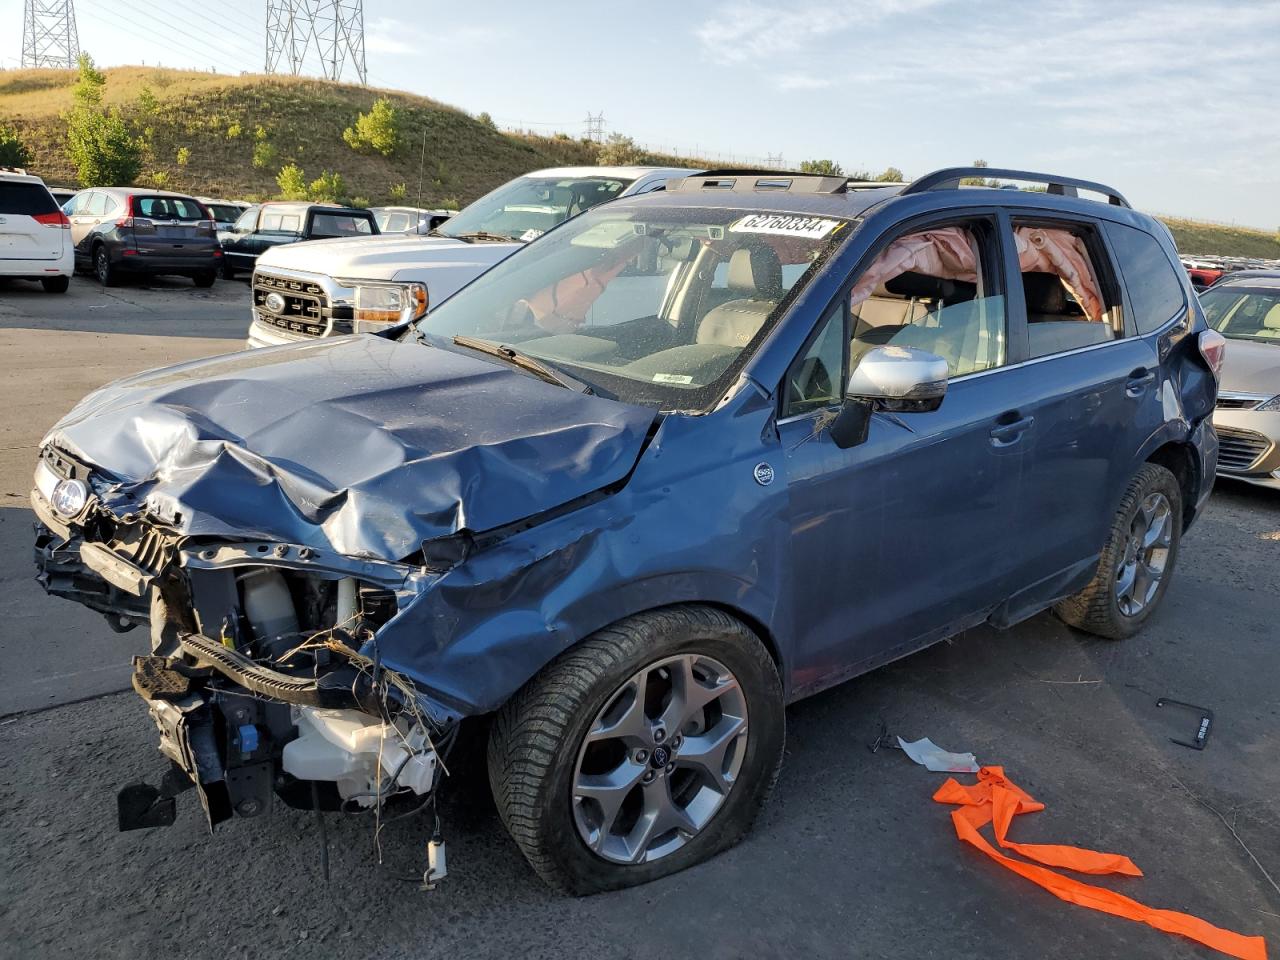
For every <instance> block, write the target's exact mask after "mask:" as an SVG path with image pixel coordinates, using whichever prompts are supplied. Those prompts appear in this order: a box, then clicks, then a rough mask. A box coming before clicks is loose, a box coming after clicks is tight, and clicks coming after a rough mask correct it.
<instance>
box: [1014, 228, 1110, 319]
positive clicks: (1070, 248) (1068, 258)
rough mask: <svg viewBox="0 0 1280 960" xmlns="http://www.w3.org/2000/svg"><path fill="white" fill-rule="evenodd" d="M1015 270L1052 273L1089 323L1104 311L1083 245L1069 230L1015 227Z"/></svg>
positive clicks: (1095, 279) (1100, 295)
mask: <svg viewBox="0 0 1280 960" xmlns="http://www.w3.org/2000/svg"><path fill="white" fill-rule="evenodd" d="M1013 242H1014V243H1015V244H1017V246H1018V266H1019V267H1020V268H1021V270H1022V272H1023V273H1052V274H1053V275H1055V276H1056V277H1057V278H1058V279H1059V280H1061V281H1062V285H1063V286H1064V287H1066V288H1067V291H1068V292H1069V293H1070V294H1071V296H1073V297H1075V300H1076V303H1078V304H1080V308H1081V309H1082V310H1084V315H1085V316H1086V317H1088V318H1089V319H1090V320H1101V319H1102V314H1103V311H1104V309H1105V308H1104V307H1103V305H1102V294H1101V292H1100V291H1099V289H1098V278H1097V277H1095V276H1094V274H1093V264H1092V263H1090V262H1089V253H1088V251H1086V250H1085V247H1084V241H1083V240H1081V239H1080V238H1079V237H1077V236H1076V235H1075V234H1074V233H1072V232H1071V231H1069V230H1058V229H1054V228H1052V227H1015V228H1014V231H1013Z"/></svg>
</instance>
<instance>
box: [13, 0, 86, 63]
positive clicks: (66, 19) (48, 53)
mask: <svg viewBox="0 0 1280 960" xmlns="http://www.w3.org/2000/svg"><path fill="white" fill-rule="evenodd" d="M79 58H80V37H79V34H78V33H77V31H76V9H75V4H74V3H73V0H26V3H25V4H24V6H23V10H22V65H23V66H24V67H60V68H62V69H63V70H70V69H71V68H72V67H74V66H75V65H76V61H77V60H78V59H79Z"/></svg>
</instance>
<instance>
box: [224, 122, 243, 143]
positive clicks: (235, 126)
mask: <svg viewBox="0 0 1280 960" xmlns="http://www.w3.org/2000/svg"><path fill="white" fill-rule="evenodd" d="M240 133H241V130H240V124H239V123H238V122H232V123H231V124H230V125H229V126H228V127H227V139H228V140H239V139H240Z"/></svg>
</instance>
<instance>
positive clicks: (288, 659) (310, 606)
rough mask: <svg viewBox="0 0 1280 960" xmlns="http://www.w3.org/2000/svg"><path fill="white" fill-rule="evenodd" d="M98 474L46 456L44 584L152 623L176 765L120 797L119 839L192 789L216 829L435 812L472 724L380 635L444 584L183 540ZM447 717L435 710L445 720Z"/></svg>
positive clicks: (153, 673) (158, 710) (138, 667)
mask: <svg viewBox="0 0 1280 960" xmlns="http://www.w3.org/2000/svg"><path fill="white" fill-rule="evenodd" d="M88 476H89V469H88V467H87V466H86V465H85V464H83V463H80V462H78V461H76V460H75V459H74V458H72V457H70V456H69V455H67V454H65V453H63V452H61V451H58V450H56V449H55V448H53V447H46V449H45V451H44V452H43V453H42V459H41V462H40V464H39V467H38V469H37V475H36V489H35V491H33V494H32V504H33V507H34V508H35V511H36V515H37V518H38V520H39V523H38V525H37V531H36V533H37V536H36V544H35V552H36V563H37V566H38V568H39V570H40V574H39V579H40V581H41V583H42V584H43V585H44V587H45V589H46V590H47V591H48V592H49V593H51V594H54V595H57V596H62V597H66V598H68V599H73V600H76V601H77V602H79V603H82V604H84V605H86V606H88V607H90V608H92V609H94V610H97V611H99V612H100V613H102V614H103V615H104V616H105V617H106V618H107V620H108V622H109V623H110V624H111V626H112V628H113V629H116V630H120V631H123V630H130V629H133V628H134V627H135V626H139V625H142V624H149V626H150V631H151V643H150V653H149V654H147V655H140V656H136V657H135V658H134V663H133V677H132V683H133V687H134V689H135V690H136V691H137V693H138V694H139V695H140V696H141V697H142V698H143V699H144V700H145V701H146V702H147V705H148V709H149V712H150V715H151V718H152V720H153V721H154V722H155V725H156V728H157V730H158V732H159V749H160V751H161V753H163V754H164V756H165V757H166V758H167V759H168V760H169V761H170V767H169V769H168V770H167V772H165V773H164V775H163V776H162V777H161V778H160V782H159V784H157V785H149V784H132V785H130V786H127V787H125V788H124V789H123V790H122V791H121V792H120V796H119V805H118V816H119V826H120V828H121V829H122V830H129V829H136V828H141V827H154V826H167V825H169V824H171V823H173V821H174V818H175V815H176V814H175V810H176V805H175V797H176V796H177V795H178V794H179V793H180V792H183V791H185V790H188V789H194V791H195V793H196V794H197V796H198V798H199V801H200V804H201V806H202V808H203V809H204V812H205V815H206V817H207V820H208V823H209V827H210V829H212V828H213V827H215V826H216V825H217V824H219V823H221V822H223V821H226V820H228V819H231V818H233V817H256V816H260V815H262V814H264V813H266V812H267V811H268V810H269V809H270V807H271V804H272V797H273V795H275V796H278V797H280V798H281V799H282V800H283V801H284V802H285V803H286V804H287V805H289V806H291V807H295V808H300V809H317V810H343V811H347V812H359V811H362V810H363V811H368V810H371V809H376V810H378V811H381V810H382V808H383V807H384V805H386V804H388V803H393V804H396V805H400V806H405V805H408V806H411V807H412V806H413V805H414V804H417V805H419V806H426V805H427V804H428V803H430V802H432V801H433V800H434V796H435V791H436V790H437V788H438V787H439V783H440V780H441V778H442V776H443V775H444V773H445V766H444V757H445V755H446V754H447V752H448V750H449V748H450V747H451V746H452V743H453V740H454V738H455V736H456V734H457V729H458V728H457V719H456V718H454V717H448V716H440V715H436V716H433V715H432V713H431V710H432V707H431V706H430V705H429V704H428V703H427V701H426V700H425V699H424V698H423V697H422V696H421V694H420V693H419V692H418V691H417V689H415V687H414V684H413V682H412V681H411V680H410V679H408V678H407V677H406V676H404V675H403V674H401V673H399V672H397V671H395V670H393V669H390V668H387V667H385V666H383V664H382V663H381V662H380V658H379V656H378V653H377V644H376V642H375V638H376V634H377V631H378V630H379V629H380V628H381V627H382V626H383V625H384V624H386V623H387V622H388V621H390V620H391V619H392V618H394V617H395V616H396V615H397V613H398V612H399V610H400V607H401V605H402V604H404V603H407V602H408V601H409V600H411V599H413V597H415V596H416V594H417V591H418V589H420V587H421V585H422V583H423V582H424V581H425V580H426V579H429V577H428V575H427V574H426V572H425V571H423V570H422V569H421V568H414V567H412V566H409V565H406V564H399V563H389V562H384V561H373V560H369V561H365V560H353V559H351V558H348V557H342V556H339V555H336V554H328V555H325V553H323V552H322V551H319V550H317V549H315V548H312V547H306V546H293V545H289V544H280V543H269V542H253V541H239V542H228V541H217V542H214V541H206V542H197V540H196V539H194V538H190V537H184V536H182V535H180V534H178V533H176V532H175V531H173V530H172V529H167V528H166V525H165V524H164V523H163V522H161V521H159V520H158V519H157V518H155V517H153V516H149V515H147V514H146V512H145V511H139V512H137V513H130V514H124V515H117V514H116V513H114V512H112V510H110V509H108V508H107V507H106V506H104V505H103V503H102V501H101V500H100V499H99V498H98V497H97V496H95V495H94V494H93V492H92V490H91V489H90V487H89V486H88V483H87V478H88ZM437 713H438V711H437Z"/></svg>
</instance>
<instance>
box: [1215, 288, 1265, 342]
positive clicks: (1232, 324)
mask: <svg viewBox="0 0 1280 960" xmlns="http://www.w3.org/2000/svg"><path fill="white" fill-rule="evenodd" d="M1200 304H1201V305H1202V306H1203V307H1204V315H1205V319H1206V320H1207V321H1208V323H1209V326H1211V327H1213V329H1215V330H1217V331H1218V332H1219V333H1220V334H1222V335H1223V336H1224V337H1229V338H1230V339H1232V340H1261V341H1264V342H1270V343H1275V344H1280V287H1270V288H1268V287H1245V286H1242V285H1236V284H1230V285H1229V286H1225V287H1214V288H1212V289H1209V290H1206V291H1205V292H1204V293H1202V294H1200Z"/></svg>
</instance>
